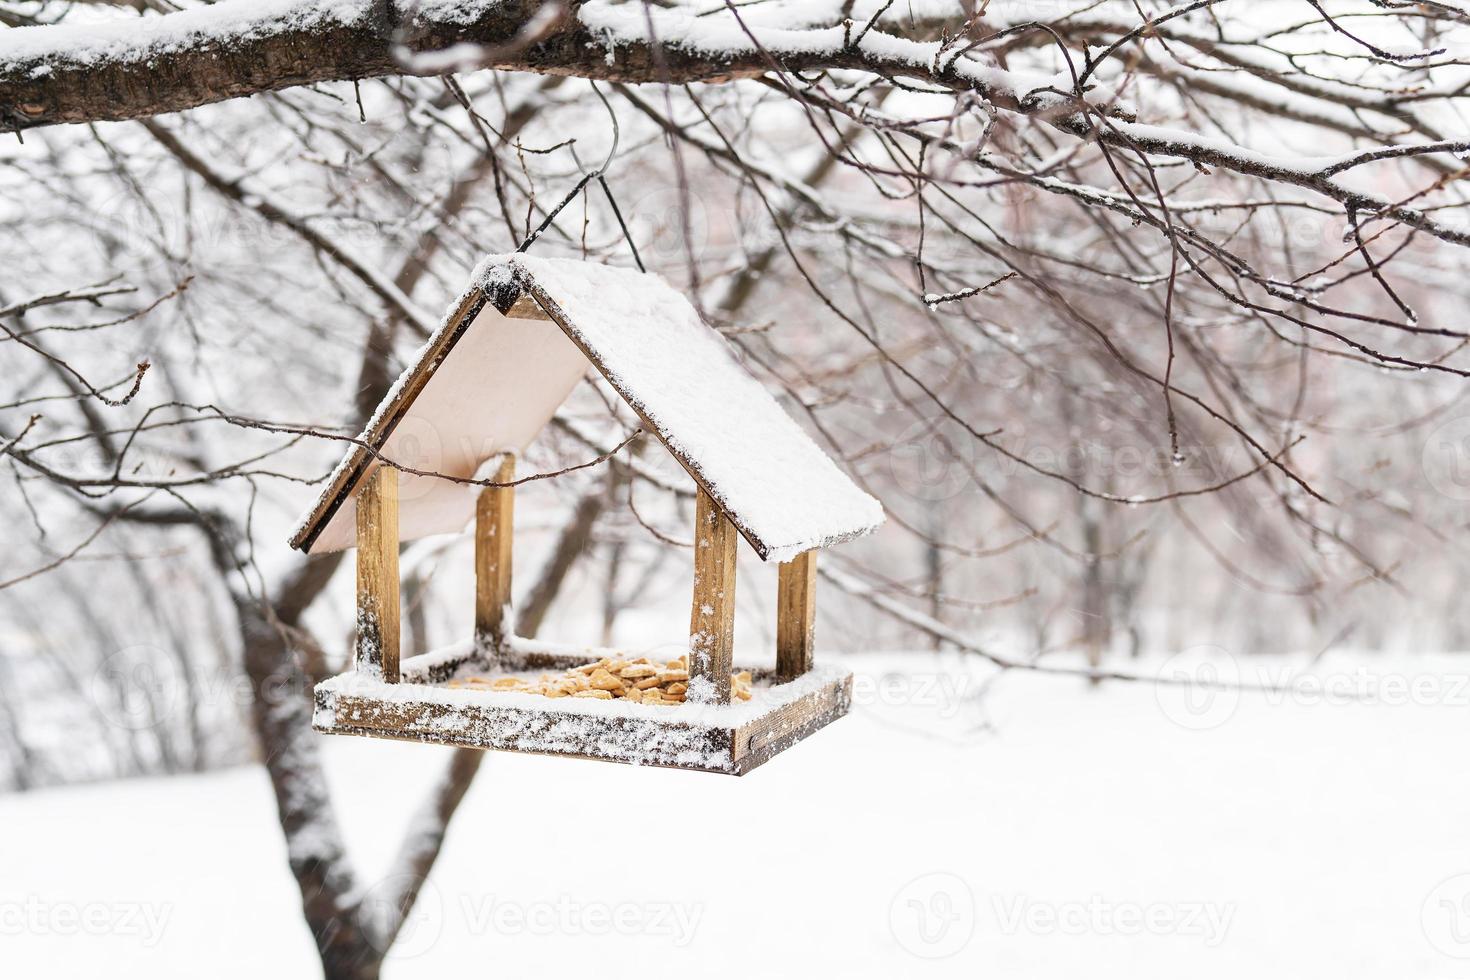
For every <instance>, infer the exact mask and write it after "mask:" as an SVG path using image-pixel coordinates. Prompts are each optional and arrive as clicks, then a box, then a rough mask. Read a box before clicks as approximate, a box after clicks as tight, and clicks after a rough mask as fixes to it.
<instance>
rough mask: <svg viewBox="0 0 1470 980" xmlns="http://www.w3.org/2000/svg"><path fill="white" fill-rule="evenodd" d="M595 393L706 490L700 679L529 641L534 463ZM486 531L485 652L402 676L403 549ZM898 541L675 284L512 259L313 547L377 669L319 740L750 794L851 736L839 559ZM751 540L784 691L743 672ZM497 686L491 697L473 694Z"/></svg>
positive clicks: (353, 480)
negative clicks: (702, 774)
mask: <svg viewBox="0 0 1470 980" xmlns="http://www.w3.org/2000/svg"><path fill="white" fill-rule="evenodd" d="M589 372H595V375H594V376H599V375H600V382H598V383H601V384H604V385H605V386H606V387H607V388H608V389H610V390H611V392H612V393H613V394H615V395H616V396H617V397H618V398H621V399H622V401H623V402H624V403H625V404H626V405H627V407H628V408H629V409H631V410H632V413H633V414H636V416H637V419H638V424H639V427H640V428H641V429H642V430H643V431H645V432H648V433H651V434H652V435H653V436H654V437H656V438H657V439H658V440H659V442H661V443H662V444H663V446H664V448H665V449H667V450H668V452H669V454H670V455H671V456H672V457H673V458H674V459H675V461H677V462H678V463H679V464H680V465H681V466H682V467H683V468H684V470H685V472H686V473H688V475H689V477H690V478H691V479H692V480H693V483H694V501H695V507H694V595H693V602H692V604H691V607H690V609H691V611H690V623H689V643H688V646H687V649H686V651H685V652H682V653H681V655H680V656H679V657H674V658H666V659H665V660H662V661H658V662H655V661H654V659H653V658H652V657H643V658H640V657H638V656H637V655H634V656H626V655H623V654H620V653H618V652H617V651H609V650H591V649H586V648H581V649H567V648H561V649H554V648H551V647H549V646H547V645H545V644H536V643H531V642H529V641H526V640H522V639H520V638H518V637H516V636H515V635H514V612H513V610H512V608H511V592H510V573H511V553H512V548H511V543H512V538H513V532H514V527H513V520H512V516H513V513H514V502H515V484H516V482H517V480H516V458H517V456H518V455H519V454H521V453H522V452H523V451H524V450H525V448H526V446H527V445H528V444H530V442H531V441H532V440H533V439H534V438H535V437H536V435H537V434H538V433H539V432H540V431H541V430H542V429H543V428H545V426H546V425H547V423H548V422H550V420H551V418H552V416H553V415H554V414H555V413H556V411H557V409H558V408H559V407H560V406H561V404H562V402H563V401H564V400H565V399H566V397H567V395H568V393H569V392H570V391H571V390H572V388H573V387H574V386H575V385H577V384H578V382H579V381H581V380H582V379H583V378H584V377H585V376H587V375H588V374H589ZM430 436H432V437H431V438H430ZM634 476H635V478H638V473H637V471H636V470H635V472H634ZM528 479H529V478H528ZM665 489H667V487H665ZM471 521H473V526H474V535H475V631H474V638H473V640H472V641H470V642H468V643H466V644H464V645H463V646H460V647H455V648H452V649H448V650H441V651H438V652H436V653H430V654H424V655H422V656H419V657H414V658H411V659H409V660H407V661H405V662H403V663H402V664H401V665H400V663H399V650H398V646H399V625H398V620H399V586H400V583H399V575H398V551H399V547H400V545H401V543H402V542H403V541H406V540H411V539H415V538H421V537H426V536H428V535H433V534H444V533H450V532H457V531H462V530H463V529H464V528H465V527H466V525H467V524H469V523H470V522H471ZM882 521H883V509H882V507H881V506H880V505H879V503H878V501H876V500H874V499H873V498H872V497H870V496H869V495H868V494H866V493H864V492H863V491H862V490H861V489H859V488H858V487H857V486H856V485H855V484H854V483H853V482H852V481H851V480H850V479H848V477H847V476H846V474H844V473H843V472H842V471H841V469H839V468H838V466H837V464H836V463H835V462H833V461H832V460H831V459H830V458H829V457H828V456H827V455H826V454H825V453H823V452H822V450H821V449H820V448H818V447H817V445H816V443H814V442H813V441H812V440H811V438H810V437H808V436H807V434H806V433H805V432H803V431H802V429H801V427H800V426H798V425H797V424H796V423H795V422H794V421H793V420H792V419H791V418H790V417H789V416H788V415H787V414H786V413H785V412H784V411H783V410H782V408H781V406H780V405H779V404H778V403H777V402H776V400H775V399H774V398H772V397H771V395H770V393H769V392H767V391H766V390H765V388H763V387H762V386H761V384H760V383H759V382H758V381H757V380H756V379H754V378H752V377H751V376H750V375H749V374H747V373H746V371H745V370H744V368H743V367H742V366H741V365H740V363H739V360H738V359H737V358H736V357H735V355H734V353H733V352H732V351H731V349H730V347H729V345H728V344H726V343H725V341H724V339H723V338H722V337H721V336H720V335H719V334H718V333H716V332H715V331H713V330H711V329H710V328H709V327H707V326H706V325H705V324H704V323H703V322H702V321H701V320H700V318H699V314H698V313H697V312H696V311H695V310H694V308H693V307H692V306H691V305H690V304H689V302H688V300H686V299H685V298H684V297H683V296H681V295H679V294H678V293H677V292H675V291H674V290H673V289H671V288H670V287H669V286H668V284H667V283H665V282H664V281H663V280H661V279H659V278H658V277H656V276H649V275H643V274H640V273H636V272H633V271H631V270H627V269H617V268H613V267H610V266H602V265H595V264H591V263H586V262H576V261H569V260H561V259H533V258H529V257H527V256H525V255H519V254H517V255H509V256H491V257H490V258H488V259H486V260H485V262H483V263H482V264H481V266H480V267H479V268H478V269H477V270H476V271H475V274H474V276H473V277H472V279H471V282H470V285H469V287H468V288H467V289H466V290H465V292H464V293H463V294H462V295H461V296H460V298H459V299H458V301H457V302H456V303H455V304H454V306H453V307H451V309H450V310H449V312H448V314H447V315H446V316H445V318H444V321H443V323H442V324H441V325H440V326H439V329H438V330H436V331H435V332H434V335H433V336H432V337H430V338H429V341H428V343H426V344H425V345H424V347H423V348H422V349H421V350H420V351H419V352H418V354H417V356H416V357H415V358H414V359H413V360H412V363H410V365H409V367H408V368H407V369H406V370H405V371H404V372H403V374H402V375H401V376H400V377H399V378H398V380H397V382H395V383H394V385H393V386H392V388H391V389H389V391H388V394H387V396H386V397H385V398H384V399H383V401H382V403H381V404H379V405H378V407H377V410H376V411H375V412H374V413H373V416H372V419H371V420H370V421H369V422H368V424H367V427H366V428H365V429H364V430H363V431H362V433H361V434H360V435H359V436H358V437H357V438H356V439H354V440H353V441H352V444H351V448H349V449H348V451H347V453H346V454H345V455H344V456H343V458H342V460H341V462H339V463H338V465H337V468H336V469H335V470H333V472H332V475H331V476H330V477H328V479H327V486H326V488H325V489H324V490H323V491H322V493H321V496H320V497H319V498H318V499H317V502H316V504H315V505H314V506H313V507H312V509H311V510H310V511H308V512H307V514H306V516H305V517H304V518H303V519H302V521H301V523H300V525H299V526H298V527H297V529H296V531H295V533H294V534H293V535H292V537H291V546H292V547H294V548H297V549H299V550H301V551H304V552H307V553H309V554H320V553H322V552H329V551H337V550H341V549H343V548H349V547H353V546H354V545H355V546H356V548H357V641H356V650H355V656H354V665H353V669H352V670H351V671H350V672H348V673H345V674H342V675H340V676H338V677H334V678H332V679H330V680H327V681H324V682H322V683H321V684H319V685H317V688H316V711H315V715H314V721H313V726H314V727H315V728H316V729H317V730H318V731H322V732H329V733H334V734H346V735H371V736H376V737H381V738H396V739H411V740H416V741H422V742H438V743H442V744H445V745H459V746H468V747H474V748H482V749H503V750H512V751H520V752H539V753H549V754H555V755H569V756H580V757H583V758H589V759H606V760H608V761H612V762H629V763H637V764H641V765H656V766H673V767H678V768H687V769H702V770H707V771H711V772H723V773H733V774H742V773H745V772H749V771H750V770H751V769H753V768H755V767H756V766H758V765H760V764H761V763H763V762H765V761H766V760H768V759H770V758H771V757H772V756H774V755H776V754H777V753H778V752H781V751H782V750H783V749H786V748H788V747H789V746H791V745H793V744H795V743H796V742H799V741H800V740H801V739H803V738H805V737H807V736H808V735H810V734H812V733H813V732H815V731H817V730H818V729H820V728H822V727H823V726H825V725H827V724H828V723H830V722H832V721H834V720H835V719H837V718H840V717H842V716H843V715H844V714H846V713H847V709H848V705H849V703H850V701H851V697H852V693H851V691H852V679H851V675H850V674H848V673H847V672H846V671H842V670H836V669H832V668H819V667H815V666H813V658H812V651H813V635H814V632H813V627H814V624H815V616H816V599H815V590H816V554H817V551H818V550H819V549H821V548H826V547H830V546H832V545H836V544H840V543H841V542H844V541H848V540H851V539H853V538H857V537H861V536H862V535H865V534H868V533H869V532H871V531H872V530H874V529H875V528H876V527H878V525H879V524H881V523H882ZM742 538H743V539H744V540H745V541H746V543H747V544H748V545H749V546H750V547H751V549H752V550H753V551H754V552H755V554H756V556H757V557H758V558H759V559H760V560H761V561H765V562H778V563H779V565H780V568H779V574H778V577H777V597H776V610H777V618H776V666H775V669H774V670H770V669H765V670H761V669H753V670H747V671H741V670H737V669H736V668H735V666H734V663H733V649H734V630H735V558H736V549H737V547H738V545H739V542H740V540H741V539H742ZM640 660H641V661H642V662H640ZM671 660H672V661H677V662H678V664H679V665H678V666H675V665H674V664H673V663H671V662H670V661H671ZM614 668H616V669H614ZM650 668H651V669H652V670H651V672H650ZM568 672H571V673H570V674H568ZM541 674H547V675H548V676H547V679H546V680H544V681H543V680H542V679H541ZM480 676H484V677H488V678H490V679H489V680H488V681H486V682H483V683H481V682H477V681H474V680H473V679H472V678H475V677H480ZM496 678H500V679H501V686H500V687H497V686H496V680H495V679H496ZM513 678H514V679H513ZM650 678H654V680H652V681H650ZM516 679H518V680H519V681H522V682H524V683H517V680H516ZM640 684H641V685H642V686H640ZM654 690H657V696H656V699H655V695H654V694H653V693H652V692H653V691H654Z"/></svg>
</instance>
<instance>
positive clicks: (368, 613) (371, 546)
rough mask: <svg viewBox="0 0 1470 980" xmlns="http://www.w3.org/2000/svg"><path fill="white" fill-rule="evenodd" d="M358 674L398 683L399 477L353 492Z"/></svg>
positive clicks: (382, 476)
mask: <svg viewBox="0 0 1470 980" xmlns="http://www.w3.org/2000/svg"><path fill="white" fill-rule="evenodd" d="M357 669H358V670H359V671H361V672H363V673H366V674H369V675H370V676H373V677H381V678H382V679H383V680H384V681H387V682H388V683H389V684H397V683H398V471H397V470H395V469H394V468H393V467H391V466H386V465H385V466H379V467H378V469H377V470H376V472H374V473H373V475H372V476H370V477H368V478H367V480H365V481H364V482H363V484H362V489H360V490H359V491H358V492H357Z"/></svg>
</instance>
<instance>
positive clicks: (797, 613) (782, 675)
mask: <svg viewBox="0 0 1470 980" xmlns="http://www.w3.org/2000/svg"><path fill="white" fill-rule="evenodd" d="M816 622H817V553H816V552H815V551H803V552H802V553H801V554H799V555H797V556H796V557H795V558H793V559H791V561H783V562H782V563H781V566H780V568H779V569H778V570H777V572H776V677H777V678H779V679H780V680H782V681H789V680H794V679H795V678H797V677H800V676H801V675H802V674H805V673H806V672H807V671H809V670H811V669H812V650H813V642H814V638H815V635H816Z"/></svg>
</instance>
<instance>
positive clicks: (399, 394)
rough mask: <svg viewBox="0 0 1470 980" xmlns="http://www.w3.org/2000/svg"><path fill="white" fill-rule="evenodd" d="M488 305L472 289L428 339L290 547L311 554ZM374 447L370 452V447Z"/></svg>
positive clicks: (298, 531)
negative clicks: (339, 509) (407, 375)
mask: <svg viewBox="0 0 1470 980" xmlns="http://www.w3.org/2000/svg"><path fill="white" fill-rule="evenodd" d="M487 302H488V299H487V297H486V296H485V293H484V291H483V290H480V289H471V290H470V291H469V292H467V293H465V295H464V297H463V298H462V299H461V300H460V304H459V306H458V307H457V308H456V309H455V311H454V312H453V313H452V314H450V316H449V319H448V320H447V321H446V322H445V323H444V325H443V326H442V327H440V328H439V329H438V330H437V331H435V333H434V335H433V336H432V337H430V338H429V344H428V349H427V351H426V352H425V354H424V355H423V357H422V358H421V360H420V361H419V363H418V365H417V366H416V367H415V368H414V371H413V374H412V375H411V376H410V377H409V378H407V379H406V380H404V381H401V382H400V383H399V384H398V385H396V386H395V387H394V390H393V394H392V397H391V398H390V400H388V401H387V402H384V404H383V405H381V406H379V409H378V411H377V412H376V413H375V414H374V416H373V422H372V425H371V427H370V428H369V429H368V430H367V431H366V432H364V433H363V435H362V439H361V442H362V443H364V444H363V445H359V444H354V445H353V447H352V450H351V459H350V461H349V462H348V463H347V465H346V466H341V467H339V468H338V469H337V473H336V476H335V477H334V478H333V480H332V485H331V491H330V492H329V493H325V494H323V495H322V497H321V499H320V500H318V501H317V505H316V508H315V509H314V510H313V511H312V512H311V516H310V517H308V518H307V519H306V520H305V521H304V522H302V525H301V527H299V528H298V529H297V531H296V533H295V534H294V535H292V537H291V542H290V544H291V547H293V548H295V549H297V550H298V551H303V552H310V551H311V546H312V544H313V543H314V542H315V541H316V539H317V538H318V537H319V536H320V535H321V533H322V531H323V530H324V529H325V528H326V526H327V524H328V523H329V522H330V521H331V520H332V515H333V514H335V513H337V510H338V508H340V507H341V506H342V504H343V502H344V501H346V500H347V498H348V497H349V496H351V495H352V491H353V489H354V488H355V487H356V486H357V485H358V483H359V482H360V480H361V479H362V477H363V474H364V473H365V472H366V471H367V469H368V467H370V466H371V465H372V462H373V460H374V459H375V458H376V456H375V455H374V453H375V452H376V451H377V450H378V449H381V448H382V447H383V444H384V443H385V442H387V441H388V437H389V436H390V435H392V434H393V430H394V428H396V427H397V425H398V423H399V422H400V421H401V420H402V419H403V416H404V415H405V414H406V413H407V412H408V409H409V408H410V407H411V406H412V405H413V403H414V399H416V398H418V396H419V393H420V392H422V391H423V390H424V385H426V384H428V383H429V379H430V378H431V377H433V376H434V372H435V371H436V370H438V368H439V365H440V364H442V363H444V359H445V358H446V357H448V356H449V352H450V351H451V350H453V349H454V345H455V344H456V343H458V342H459V338H460V337H462V336H464V332H465V330H467V329H468V328H469V325H470V324H471V323H473V322H474V320H475V317H477V316H479V315H480V311H481V310H483V309H484V308H485V304H486V303H487ZM369 446H370V447H372V448H371V449H369V448H368V447H369Z"/></svg>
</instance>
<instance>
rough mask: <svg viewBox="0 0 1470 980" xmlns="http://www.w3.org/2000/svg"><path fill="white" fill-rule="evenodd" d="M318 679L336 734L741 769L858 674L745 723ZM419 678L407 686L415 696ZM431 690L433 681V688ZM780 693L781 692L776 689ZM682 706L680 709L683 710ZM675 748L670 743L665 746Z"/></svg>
mask: <svg viewBox="0 0 1470 980" xmlns="http://www.w3.org/2000/svg"><path fill="white" fill-rule="evenodd" d="M331 683H332V682H326V683H324V684H321V685H318V687H317V689H316V711H315V712H314V715H313V721H312V727H313V728H315V729H316V730H317V731H319V732H323V733H325V734H330V735H362V736H368V737H372V738H389V739H398V740H403V741H413V742H428V743H433V744H436V745H453V746H458V747H461V748H474V749H488V750H496V751H505V752H529V753H533V754H537V755H560V756H566V757H571V758H578V759H595V760H599V761H604V762H622V763H636V764H638V765H651V766H659V767H664V768H671V769H693V770H697V771H701V772H715V773H724V774H726V775H732V776H742V775H744V774H746V773H748V772H750V771H751V770H752V769H755V768H756V767H757V766H760V765H762V764H763V763H765V762H768V761H770V760H771V759H772V758H774V757H775V756H777V755H779V754H780V753H782V752H784V751H786V750H787V749H789V748H791V747H792V746H793V745H795V744H796V743H797V742H800V741H801V740H802V739H805V738H807V737H808V736H810V735H812V734H813V733H815V732H817V731H819V730H821V729H822V728H824V727H826V726H827V725H829V724H831V723H832V722H834V721H836V720H837V719H838V718H841V717H842V716H843V715H845V714H847V713H848V710H849V709H850V708H851V705H852V675H851V674H843V675H840V676H837V677H834V678H833V679H832V680H831V681H829V682H827V683H825V684H823V685H822V686H821V687H820V688H818V689H816V690H813V691H809V692H808V693H806V694H803V695H800V696H792V697H790V698H789V699H787V700H782V699H781V698H780V695H779V694H776V703H775V704H773V705H772V708H771V710H770V711H768V712H766V713H765V714H763V715H761V716H760V717H758V718H755V719H754V720H752V721H749V722H747V723H745V724H741V725H726V724H718V723H713V724H712V723H704V722H696V721H685V720H680V719H679V718H677V717H670V716H669V715H668V714H663V713H662V712H664V711H665V709H660V708H650V709H648V710H649V715H648V717H646V718H643V717H639V718H621V717H597V716H588V715H578V714H574V713H572V712H569V711H563V710H560V706H559V705H558V704H557V703H553V704H552V705H551V706H549V707H545V706H543V707H542V708H540V710H527V709H526V708H523V707H519V706H512V705H507V704H504V703H491V699H490V698H486V699H485V701H484V703H477V702H472V703H470V704H465V705H454V706H448V705H444V704H441V703H438V702H435V701H433V700H430V699H429V698H428V697H426V698H425V699H424V700H422V701H420V700H415V699H413V698H412V697H409V698H408V699H406V700H403V699H395V700H392V701H389V700H384V699H380V698H375V697H373V696H371V695H370V694H359V693H352V694H347V693H343V692H340V691H334V690H331V689H330V686H329V685H330V684H331ZM412 687H413V685H404V693H405V694H408V693H409V692H410V691H411V690H412ZM430 690H432V689H431V688H425V691H426V694H427V692H428V691H430ZM772 693H776V692H772ZM674 710H678V709H674ZM664 747H667V748H664Z"/></svg>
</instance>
